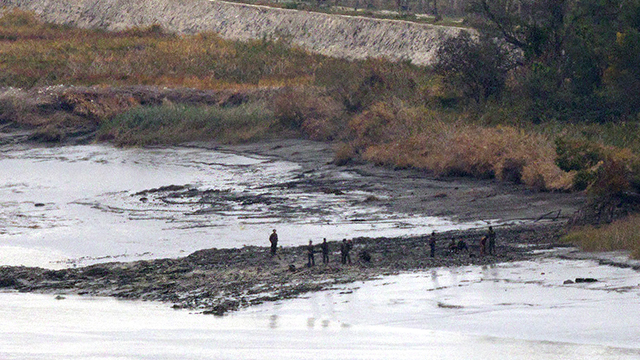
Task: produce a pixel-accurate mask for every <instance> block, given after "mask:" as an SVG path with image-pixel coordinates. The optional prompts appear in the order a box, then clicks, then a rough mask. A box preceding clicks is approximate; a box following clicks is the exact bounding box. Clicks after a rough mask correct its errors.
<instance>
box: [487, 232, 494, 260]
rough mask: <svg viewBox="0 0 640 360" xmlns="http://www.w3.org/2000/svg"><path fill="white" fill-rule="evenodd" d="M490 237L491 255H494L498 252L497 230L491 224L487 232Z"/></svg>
mask: <svg viewBox="0 0 640 360" xmlns="http://www.w3.org/2000/svg"><path fill="white" fill-rule="evenodd" d="M487 238H488V239H489V249H488V250H489V255H493V254H494V253H495V252H496V232H495V231H493V228H492V227H491V226H489V232H488V233H487Z"/></svg>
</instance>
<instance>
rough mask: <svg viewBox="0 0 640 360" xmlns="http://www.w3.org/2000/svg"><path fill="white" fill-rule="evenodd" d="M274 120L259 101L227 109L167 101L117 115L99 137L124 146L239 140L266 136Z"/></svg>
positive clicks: (104, 127)
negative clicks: (167, 102) (168, 102)
mask: <svg viewBox="0 0 640 360" xmlns="http://www.w3.org/2000/svg"><path fill="white" fill-rule="evenodd" d="M275 123H276V120H275V117H274V116H273V114H272V113H271V112H269V111H265V107H264V106H263V105H260V104H252V105H242V106H238V107H229V108H224V107H216V106H186V105H173V104H166V105H162V106H149V107H143V106H141V107H137V108H133V109H131V110H129V111H127V112H124V113H122V114H119V115H116V116H115V117H113V118H112V119H111V120H109V121H106V122H104V123H103V124H102V125H101V127H100V130H99V133H98V137H99V138H100V139H108V140H112V141H113V142H114V143H116V144H118V145H125V146H133V145H158V144H176V143H181V142H185V141H195V140H216V141H220V142H223V143H240V142H246V141H251V140H258V139H262V138H264V137H267V136H268V135H269V134H270V130H271V128H272V127H273V126H274V124H275Z"/></svg>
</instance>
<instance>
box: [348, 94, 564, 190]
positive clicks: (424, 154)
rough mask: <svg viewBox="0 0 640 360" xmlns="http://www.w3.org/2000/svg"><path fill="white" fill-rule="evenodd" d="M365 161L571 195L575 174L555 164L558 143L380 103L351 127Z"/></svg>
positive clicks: (543, 137) (416, 109)
mask: <svg viewBox="0 0 640 360" xmlns="http://www.w3.org/2000/svg"><path fill="white" fill-rule="evenodd" d="M350 126H351V128H352V130H353V133H354V136H355V139H354V141H353V143H354V146H356V147H357V148H358V149H360V151H361V152H362V154H363V155H362V156H363V158H364V159H365V160H369V161H373V162H376V163H379V164H389V165H393V166H399V167H413V168H421V169H426V170H429V171H431V172H433V173H434V174H436V175H445V176H452V175H453V176H473V177H477V178H494V177H495V178H497V179H500V180H503V181H514V182H521V183H524V184H527V185H529V186H531V187H533V188H537V189H540V190H566V189H568V188H570V187H571V181H572V178H573V173H568V172H564V171H562V170H561V169H560V168H558V166H557V165H556V164H555V148H554V146H553V143H552V142H551V141H550V140H549V139H548V138H546V137H545V136H543V135H539V134H535V133H527V132H524V131H522V130H519V129H516V128H513V127H482V126H479V125H472V124H469V123H466V122H464V121H462V120H451V119H448V120H446V121H443V119H442V118H441V116H440V114H439V113H436V112H434V111H431V110H425V109H419V108H411V107H406V106H404V105H402V103H396V104H384V103H378V104H375V105H374V106H372V107H371V108H370V109H369V110H367V111H365V112H363V113H362V114H361V115H359V116H356V117H355V118H354V119H353V120H352V121H351V123H350Z"/></svg>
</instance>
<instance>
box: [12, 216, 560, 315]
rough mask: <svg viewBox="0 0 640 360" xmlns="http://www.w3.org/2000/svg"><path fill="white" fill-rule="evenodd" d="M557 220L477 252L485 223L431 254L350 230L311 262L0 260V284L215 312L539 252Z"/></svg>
mask: <svg viewBox="0 0 640 360" xmlns="http://www.w3.org/2000/svg"><path fill="white" fill-rule="evenodd" d="M563 224H564V222H561V221H557V222H551V221H549V222H546V223H536V224H529V225H518V226H508V227H506V226H505V227H500V228H497V229H496V233H497V239H498V241H497V253H496V255H480V253H479V239H480V238H481V236H482V235H484V234H485V231H486V230H485V229H480V230H467V231H451V232H447V233H441V234H438V243H437V248H436V256H435V257H434V258H430V257H429V246H428V239H427V237H413V238H356V239H354V243H355V246H354V249H353V250H352V256H351V257H352V264H350V265H343V264H341V263H340V252H339V244H338V243H336V242H330V246H331V258H330V263H329V264H322V263H321V262H322V261H321V258H322V256H321V254H316V256H315V258H316V266H313V267H307V266H306V262H307V255H306V248H305V247H303V246H298V247H285V248H280V249H279V251H278V254H277V255H276V256H275V257H272V256H271V255H270V254H269V248H268V247H255V246H247V247H243V248H240V249H207V250H201V251H197V252H195V253H193V254H191V255H189V256H187V257H184V258H177V259H159V260H153V261H136V262H130V263H119V262H112V263H104V264H97V265H92V266H88V267H83V268H70V269H63V270H47V269H42V268H27V267H0V289H4V290H17V291H21V292H43V293H53V294H60V295H62V294H80V295H91V296H113V297H117V298H122V299H142V300H154V301H162V302H167V303H171V304H173V307H175V308H186V309H194V310H197V311H202V312H203V313H206V314H217V315H222V314H224V313H225V312H227V311H231V310H236V309H238V308H241V307H246V306H250V305H254V304H259V303H262V302H265V301H277V300H281V299H286V298H291V297H295V296H298V295H300V294H304V293H307V292H310V291H320V290H325V289H329V288H331V287H332V286H335V285H337V284H344V283H351V282H355V281H364V280H368V279H372V278H376V277H379V276H381V275H388V274H396V273H400V272H405V271H419V270H423V269H428V268H433V267H443V266H444V267H449V266H462V265H471V264H475V265H488V264H493V263H499V262H508V261H519V260H525V259H530V258H532V257H535V256H538V255H536V253H535V250H540V249H549V248H552V247H555V246H562V245H559V244H557V240H558V237H559V235H560V234H561V233H562V231H563V226H564V225H563ZM451 239H456V240H460V239H463V240H465V241H466V242H467V243H468V244H469V245H470V249H469V251H468V252H467V251H462V252H459V253H452V252H450V251H448V249H447V247H448V244H449V242H450V241H451ZM318 250H319V249H318ZM364 252H366V253H367V254H369V255H370V256H371V259H370V260H369V261H366V260H364V259H363V256H361V254H363V253H364Z"/></svg>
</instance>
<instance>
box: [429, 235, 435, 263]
mask: <svg viewBox="0 0 640 360" xmlns="http://www.w3.org/2000/svg"><path fill="white" fill-rule="evenodd" d="M429 248H430V255H431V257H435V256H436V232H435V231H434V232H432V233H431V238H429Z"/></svg>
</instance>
